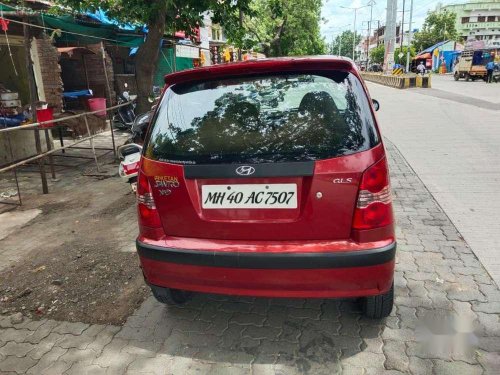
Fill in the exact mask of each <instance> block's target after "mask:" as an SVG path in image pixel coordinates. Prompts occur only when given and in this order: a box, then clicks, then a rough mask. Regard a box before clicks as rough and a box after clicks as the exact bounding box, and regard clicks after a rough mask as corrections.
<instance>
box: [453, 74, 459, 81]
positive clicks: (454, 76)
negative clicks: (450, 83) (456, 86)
mask: <svg viewBox="0 0 500 375" xmlns="http://www.w3.org/2000/svg"><path fill="white" fill-rule="evenodd" d="M453 78H455V81H458V80H459V79H460V74H458V73H455V74H454V75H453Z"/></svg>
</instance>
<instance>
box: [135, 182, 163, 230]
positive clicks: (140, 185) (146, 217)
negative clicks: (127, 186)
mask: <svg viewBox="0 0 500 375" xmlns="http://www.w3.org/2000/svg"><path fill="white" fill-rule="evenodd" d="M137 208H138V211H139V225H140V226H144V227H148V228H161V220H160V215H159V213H158V210H157V209H156V205H155V201H154V199H153V193H152V191H151V186H150V185H149V181H148V179H147V177H146V176H145V175H144V174H143V173H140V172H139V178H138V180H137Z"/></svg>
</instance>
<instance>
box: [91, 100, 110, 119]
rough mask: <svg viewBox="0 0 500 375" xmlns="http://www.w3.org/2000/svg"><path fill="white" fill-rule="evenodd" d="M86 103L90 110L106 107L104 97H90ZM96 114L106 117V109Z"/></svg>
mask: <svg viewBox="0 0 500 375" xmlns="http://www.w3.org/2000/svg"><path fill="white" fill-rule="evenodd" d="M88 103H89V109H90V111H91V112H94V111H99V110H101V109H103V110H105V109H106V98H92V99H89V100H88ZM96 116H101V117H106V111H100V112H97V113H96Z"/></svg>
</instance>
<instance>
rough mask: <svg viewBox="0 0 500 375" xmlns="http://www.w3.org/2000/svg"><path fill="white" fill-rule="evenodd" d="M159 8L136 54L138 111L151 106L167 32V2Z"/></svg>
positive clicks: (140, 111) (142, 111) (144, 110)
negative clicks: (156, 74) (162, 45)
mask: <svg viewBox="0 0 500 375" xmlns="http://www.w3.org/2000/svg"><path fill="white" fill-rule="evenodd" d="M162 3H163V4H165V5H164V6H163V7H162V8H161V9H159V10H158V13H157V14H156V16H155V18H154V19H153V20H151V22H150V23H149V24H148V29H149V31H148V35H147V36H146V40H145V41H144V43H143V44H142V45H141V46H140V47H139V49H138V51H137V55H136V56H135V78H136V81H137V113H144V112H147V111H148V110H149V109H150V108H151V104H150V103H149V102H148V97H149V95H150V94H151V92H152V90H153V78H154V74H155V72H156V67H157V66H158V57H159V54H160V43H161V40H162V38H163V33H164V32H165V16H166V14H167V5H166V2H163V1H162Z"/></svg>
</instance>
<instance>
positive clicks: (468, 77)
mask: <svg viewBox="0 0 500 375" xmlns="http://www.w3.org/2000/svg"><path fill="white" fill-rule="evenodd" d="M465 80H466V81H467V82H469V81H470V75H469V74H468V73H467V74H465Z"/></svg>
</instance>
